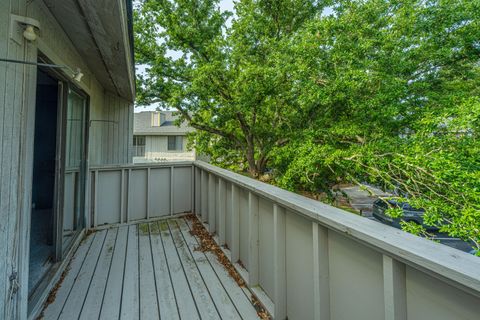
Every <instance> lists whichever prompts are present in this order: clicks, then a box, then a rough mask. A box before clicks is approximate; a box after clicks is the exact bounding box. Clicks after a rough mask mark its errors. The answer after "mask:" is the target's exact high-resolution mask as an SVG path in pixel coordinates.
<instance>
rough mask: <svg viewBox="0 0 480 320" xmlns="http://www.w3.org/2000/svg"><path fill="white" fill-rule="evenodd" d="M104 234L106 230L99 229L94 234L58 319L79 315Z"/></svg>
mask: <svg viewBox="0 0 480 320" xmlns="http://www.w3.org/2000/svg"><path fill="white" fill-rule="evenodd" d="M106 235H107V230H102V231H99V232H98V233H97V234H96V235H95V239H94V241H93V243H92V246H91V248H90V250H89V251H88V254H87V256H86V257H85V262H84V264H83V266H82V268H81V270H80V273H79V274H78V277H77V278H76V279H75V283H74V284H73V287H72V291H71V294H70V295H69V296H68V299H67V301H66V302H65V305H64V306H63V310H62V312H61V314H60V316H59V319H74V318H75V319H76V318H78V317H79V315H80V312H81V311H82V308H83V303H84V301H85V297H86V295H87V292H88V289H89V287H90V284H91V280H92V278H93V274H94V272H95V268H96V266H97V263H98V259H99V257H100V252H101V250H102V247H103V244H104V242H105V238H106Z"/></svg>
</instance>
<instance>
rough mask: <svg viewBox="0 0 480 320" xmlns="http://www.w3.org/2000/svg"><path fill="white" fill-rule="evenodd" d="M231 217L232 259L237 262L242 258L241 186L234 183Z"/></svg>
mask: <svg viewBox="0 0 480 320" xmlns="http://www.w3.org/2000/svg"><path fill="white" fill-rule="evenodd" d="M230 204H231V210H230V212H231V214H232V216H231V218H230V223H231V227H230V232H231V239H230V261H231V262H232V263H236V262H237V261H238V259H240V195H239V188H238V187H237V186H236V185H235V184H234V183H232V201H231V203H230Z"/></svg>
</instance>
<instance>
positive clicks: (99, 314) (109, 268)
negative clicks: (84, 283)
mask: <svg viewBox="0 0 480 320" xmlns="http://www.w3.org/2000/svg"><path fill="white" fill-rule="evenodd" d="M115 231H116V234H115V244H114V247H113V248H114V249H113V252H112V257H111V258H110V265H109V267H108V274H107V280H106V281H105V287H104V288H103V295H102V302H101V304H100V311H99V312H98V319H99V320H100V316H101V315H102V309H103V302H104V301H105V293H106V292H107V286H108V280H109V279H110V271H111V270H112V263H113V256H114V254H115V251H116V248H117V239H118V233H119V232H118V231H119V229H118V228H115ZM125 260H126V259H125Z"/></svg>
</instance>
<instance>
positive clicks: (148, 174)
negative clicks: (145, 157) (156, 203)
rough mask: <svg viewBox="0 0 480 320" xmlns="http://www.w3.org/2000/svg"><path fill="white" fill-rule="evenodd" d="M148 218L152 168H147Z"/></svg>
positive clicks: (148, 217) (148, 214)
mask: <svg viewBox="0 0 480 320" xmlns="http://www.w3.org/2000/svg"><path fill="white" fill-rule="evenodd" d="M145 198H146V201H147V203H146V205H145V208H146V209H147V219H150V168H147V195H146V197H145Z"/></svg>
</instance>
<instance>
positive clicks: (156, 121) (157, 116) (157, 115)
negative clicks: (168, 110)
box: [152, 112, 162, 127]
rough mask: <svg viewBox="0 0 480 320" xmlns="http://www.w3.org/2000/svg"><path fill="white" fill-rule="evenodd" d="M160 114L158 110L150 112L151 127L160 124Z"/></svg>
mask: <svg viewBox="0 0 480 320" xmlns="http://www.w3.org/2000/svg"><path fill="white" fill-rule="evenodd" d="M160 115H161V114H160V113H159V112H154V113H152V127H160V126H161V125H162V121H161V119H160V117H161V116H160Z"/></svg>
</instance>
